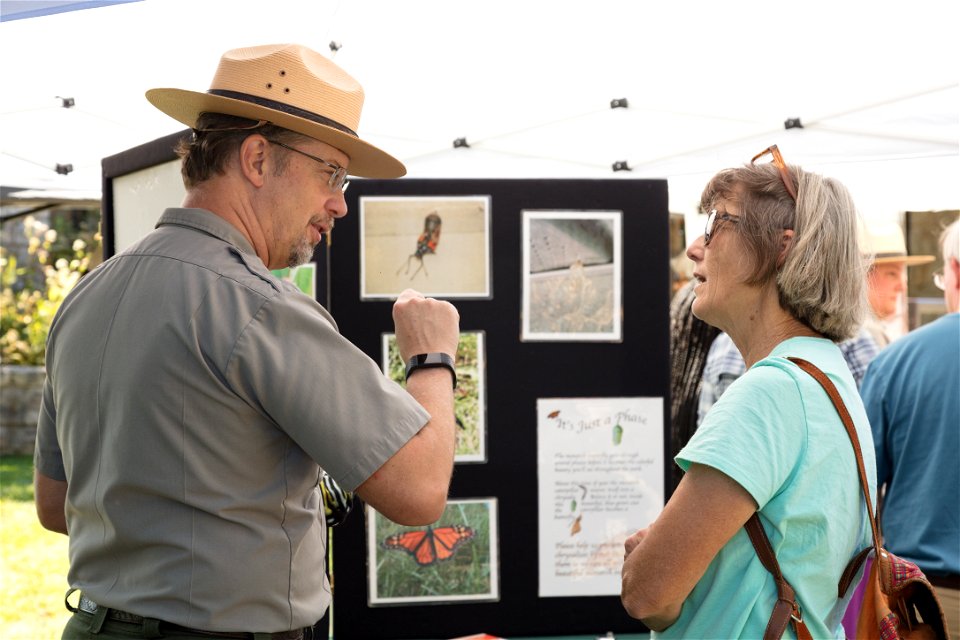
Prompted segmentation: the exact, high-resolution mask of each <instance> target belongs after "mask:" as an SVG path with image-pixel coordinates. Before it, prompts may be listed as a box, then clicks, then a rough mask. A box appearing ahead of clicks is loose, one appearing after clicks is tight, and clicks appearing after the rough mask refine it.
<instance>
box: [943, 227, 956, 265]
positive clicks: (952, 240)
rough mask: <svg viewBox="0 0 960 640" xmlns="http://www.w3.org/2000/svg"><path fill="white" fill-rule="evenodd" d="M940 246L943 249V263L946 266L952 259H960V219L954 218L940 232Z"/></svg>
mask: <svg viewBox="0 0 960 640" xmlns="http://www.w3.org/2000/svg"><path fill="white" fill-rule="evenodd" d="M940 248H941V249H942V250H943V264H944V266H946V264H947V263H948V262H950V259H951V258H953V259H955V260H960V220H954V222H953V224H951V225H950V226H948V227H947V228H946V229H944V230H943V233H941V234H940Z"/></svg>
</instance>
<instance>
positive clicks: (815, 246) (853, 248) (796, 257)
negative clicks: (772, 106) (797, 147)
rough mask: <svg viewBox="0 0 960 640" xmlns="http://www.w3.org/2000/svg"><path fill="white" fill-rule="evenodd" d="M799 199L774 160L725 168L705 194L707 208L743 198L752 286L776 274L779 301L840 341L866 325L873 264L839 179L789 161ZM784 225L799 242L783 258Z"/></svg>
mask: <svg viewBox="0 0 960 640" xmlns="http://www.w3.org/2000/svg"><path fill="white" fill-rule="evenodd" d="M787 169H788V172H789V174H790V176H791V177H792V178H793V180H794V182H795V184H797V185H798V189H797V192H798V198H797V202H796V203H794V201H793V198H792V197H791V196H790V194H789V193H787V190H786V188H785V187H784V185H783V181H782V179H781V177H780V173H779V171H778V170H777V168H776V167H775V166H773V165H772V164H758V165H745V166H743V167H738V168H734V169H726V170H724V171H721V172H720V173H718V174H717V175H716V176H714V177H713V179H712V180H711V181H710V183H709V184H708V185H707V187H706V188H705V189H704V191H703V195H702V196H701V200H700V202H701V207H702V208H703V209H704V210H709V209H713V208H715V205H716V203H717V202H718V201H719V200H721V199H722V200H727V201H731V202H736V203H737V204H738V205H739V208H740V219H739V224H737V225H734V226H733V227H732V228H734V229H736V230H737V232H738V233H739V234H740V235H741V237H742V239H743V241H744V244H745V246H746V247H747V251H748V253H749V254H750V255H749V259H751V260H752V261H753V263H754V267H755V268H754V276H753V277H752V278H750V280H749V281H748V284H763V283H765V282H768V281H769V280H771V279H775V280H776V285H777V292H778V295H779V300H780V306H781V307H783V308H784V309H785V310H786V311H788V312H789V313H790V314H791V315H793V316H794V317H795V318H797V319H798V320H799V321H801V322H803V323H804V324H806V325H807V326H809V327H810V328H811V329H813V330H814V331H816V332H818V333H820V334H822V335H824V336H825V337H827V338H829V339H831V340H834V341H836V342H840V341H842V340H846V339H847V338H850V337H853V336H854V335H856V334H857V331H859V329H860V325H861V324H862V323H863V319H864V317H865V315H866V311H867V308H868V302H867V292H866V286H865V282H864V281H865V277H866V273H867V269H868V268H869V266H870V263H869V261H868V260H865V259H864V257H863V256H862V255H861V253H860V248H859V244H858V236H857V227H858V222H859V221H858V214H857V209H856V206H855V205H854V203H853V198H851V196H850V193H849V192H848V191H847V189H846V187H844V186H843V185H842V184H841V183H840V182H838V181H837V180H834V179H832V178H825V177H823V176H821V175H818V174H815V173H810V172H808V171H804V170H802V169H800V168H799V167H797V166H792V165H791V166H788V167H787ZM784 229H793V232H794V236H793V243H792V245H791V247H790V249H789V251H788V252H787V254H786V257H785V259H784V260H783V261H782V262H781V261H780V260H779V256H780V251H781V237H782V232H783V230H784Z"/></svg>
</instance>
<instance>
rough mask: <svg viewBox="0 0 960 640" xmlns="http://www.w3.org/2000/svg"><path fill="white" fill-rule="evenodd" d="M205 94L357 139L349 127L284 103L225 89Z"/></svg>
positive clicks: (211, 90)
mask: <svg viewBox="0 0 960 640" xmlns="http://www.w3.org/2000/svg"><path fill="white" fill-rule="evenodd" d="M207 93H209V94H211V95H215V96H220V97H222V98H231V99H233V100H242V101H244V102H252V103H253V104H256V105H259V106H261V107H266V108H267V109H273V110H275V111H282V112H283V113H286V114H289V115H292V116H296V117H298V118H304V119H306V120H311V121H313V122H316V123H317V124H322V125H325V126H328V127H333V128H334V129H338V130H340V131H343V132H344V133H347V134H350V135H351V136H353V137H354V138H359V136H358V135H357V132H356V131H354V130H353V129H351V128H350V127H347V126H344V125H342V124H340V123H339V122H337V121H336V120H331V119H330V118H327V117H325V116H321V115H320V114H318V113H314V112H312V111H307V110H306V109H301V108H299V107H294V106H293V105H289V104H286V103H284V102H277V101H276V100H270V99H267V98H261V97H259V96H254V95H250V94H249V93H241V92H239V91H229V90H226V89H210V90H208V91H207Z"/></svg>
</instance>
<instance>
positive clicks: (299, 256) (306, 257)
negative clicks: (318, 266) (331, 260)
mask: <svg viewBox="0 0 960 640" xmlns="http://www.w3.org/2000/svg"><path fill="white" fill-rule="evenodd" d="M315 248H316V247H315V246H314V245H312V244H310V243H309V242H308V241H307V240H301V241H300V242H298V243H297V244H295V245H293V246H292V247H290V256H289V257H288V258H287V266H288V267H290V268H293V267H299V266H300V265H302V264H306V263H307V262H310V260H311V259H312V258H313V251H314V249H315Z"/></svg>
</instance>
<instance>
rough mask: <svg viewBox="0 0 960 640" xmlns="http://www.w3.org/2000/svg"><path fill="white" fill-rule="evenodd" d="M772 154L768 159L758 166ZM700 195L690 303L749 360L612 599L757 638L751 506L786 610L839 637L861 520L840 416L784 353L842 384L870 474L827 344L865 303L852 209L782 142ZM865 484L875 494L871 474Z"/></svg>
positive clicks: (661, 632) (663, 629)
mask: <svg viewBox="0 0 960 640" xmlns="http://www.w3.org/2000/svg"><path fill="white" fill-rule="evenodd" d="M767 154H770V155H772V156H773V162H772V163H755V161H756V160H757V159H758V158H761V157H763V156H765V155H767ZM701 205H702V207H703V210H704V211H709V212H710V213H709V216H708V218H707V224H706V229H705V231H704V234H703V236H701V237H700V238H698V239H697V240H695V241H694V242H693V244H691V245H690V247H689V248H688V249H687V255H688V256H689V257H690V258H691V259H692V260H693V261H694V263H695V265H696V266H695V269H694V273H693V275H694V278H695V279H696V280H697V283H698V284H697V285H696V288H695V295H696V300H695V301H694V303H693V313H694V314H695V315H696V316H697V317H699V318H700V319H702V320H704V321H705V322H707V323H709V324H711V325H713V326H716V327H718V328H720V329H722V330H723V331H724V332H726V333H727V334H728V335H730V337H731V338H732V339H733V341H734V343H735V344H736V345H737V348H738V349H739V350H740V353H741V354H742V355H743V358H744V361H745V362H746V365H747V368H748V370H747V372H746V373H745V374H744V375H743V376H741V377H740V378H739V379H738V380H737V381H736V382H734V383H733V384H732V385H731V386H730V387H729V389H727V391H726V392H725V393H724V395H723V396H722V397H721V398H720V400H719V401H718V402H717V403H716V404H715V405H714V406H713V408H712V409H711V411H710V412H709V413H708V414H707V416H706V418H705V420H704V422H703V424H702V425H701V426H700V428H699V429H698V431H697V432H696V433H695V434H694V436H693V437H692V438H691V440H690V442H689V443H688V444H687V446H685V447H684V448H683V449H682V450H681V451H680V453H679V454H678V456H677V458H676V461H677V463H678V464H679V465H680V466H681V467H682V468H683V469H684V471H685V475H684V477H683V479H682V480H681V482H680V485H679V486H678V488H677V491H676V492H675V493H674V495H673V497H672V498H671V499H670V501H669V502H668V503H667V505H666V507H665V508H664V510H663V512H662V513H661V514H660V516H659V517H658V518H657V520H656V521H655V522H654V523H653V524H652V525H651V526H650V527H648V528H646V529H642V530H640V531H637V532H636V533H635V534H634V535H632V536H630V537H629V538H628V539H627V541H626V543H625V550H626V554H625V559H624V566H623V574H622V577H623V586H622V589H623V590H622V594H621V599H622V601H623V605H624V607H625V608H626V610H627V612H628V613H629V614H630V615H631V616H633V617H635V618H639V619H640V620H642V621H643V622H644V624H646V625H647V626H648V627H650V628H651V629H652V630H654V631H655V633H654V637H663V638H668V637H670V638H672V637H676V638H706V637H711V638H737V637H749V638H760V637H763V636H764V633H765V630H766V629H767V625H768V622H769V621H770V618H771V613H772V612H773V610H774V606H775V605H776V604H777V602H778V588H777V584H776V581H775V579H774V577H773V575H772V574H771V573H770V572H769V571H768V570H767V569H766V568H765V567H764V564H763V563H762V562H761V560H760V558H759V557H758V555H757V552H756V551H755V549H754V546H753V544H752V543H751V540H750V536H748V534H747V532H746V531H745V529H744V525H745V524H746V523H747V521H748V520H750V519H751V517H752V516H753V514H754V513H758V514H759V518H760V523H761V524H762V528H763V530H764V533H765V534H766V537H767V538H768V539H769V541H770V543H771V545H772V547H773V551H774V553H775V555H776V559H777V560H778V561H779V566H780V569H781V570H782V573H783V577H784V578H785V579H786V581H787V582H788V583H789V585H790V586H791V587H792V588H793V591H794V592H795V596H796V597H795V602H796V604H797V605H798V607H797V609H799V610H797V609H794V610H793V614H794V617H795V618H797V619H801V620H802V621H803V625H805V628H806V630H808V631H809V634H812V636H813V637H815V638H827V637H830V638H833V637H840V638H842V637H843V629H842V627H841V619H842V617H843V614H844V611H845V609H846V606H847V602H848V601H849V598H850V595H851V593H850V592H852V590H850V592H848V593H846V594H844V596H843V597H840V598H838V597H837V584H838V582H839V581H840V578H841V574H842V573H843V571H844V569H845V568H846V566H847V564H848V562H849V561H850V560H851V559H852V558H853V557H854V556H855V555H856V554H857V552H859V551H860V550H861V549H863V548H864V547H866V546H867V545H868V544H870V543H871V536H870V527H869V522H868V520H867V517H866V515H867V514H866V510H865V506H864V504H863V497H862V496H863V494H862V491H861V489H860V484H859V481H858V474H857V465H856V461H855V457H854V453H853V448H852V447H851V446H850V440H849V438H848V436H847V433H846V431H845V430H844V427H843V423H842V422H841V420H840V417H839V415H838V413H837V411H836V409H835V408H834V406H833V404H832V403H831V401H830V399H829V398H828V396H827V394H826V393H824V391H823V388H822V387H821V386H820V385H819V384H818V383H817V381H816V380H815V379H814V378H813V377H811V376H810V375H808V374H807V373H805V372H804V371H802V370H801V369H800V368H799V367H798V366H797V365H795V364H794V363H793V362H791V361H790V360H788V358H789V357H797V358H802V359H804V360H807V361H808V362H811V363H813V364H814V365H816V366H817V367H819V368H820V369H821V370H822V371H824V372H825V373H826V374H827V376H828V377H829V378H830V380H831V381H832V382H833V383H834V384H835V385H836V387H837V388H838V389H839V392H840V395H841V397H842V398H843V400H844V402H845V403H846V406H847V409H848V410H849V412H850V414H851V416H852V418H853V421H854V423H855V426H856V430H857V434H858V435H859V438H860V442H861V445H862V448H863V457H864V463H865V466H866V472H867V476H868V477H869V478H875V476H876V467H875V462H874V454H873V446H872V444H873V441H872V438H871V435H870V426H869V424H868V422H867V418H866V415H865V413H864V409H863V404H862V402H861V401H860V397H859V394H858V392H857V386H856V383H855V382H854V380H853V377H852V376H851V374H850V371H849V369H848V367H847V365H846V363H845V361H844V359H843V356H842V354H841V352H840V350H839V348H838V347H837V345H836V344H835V343H836V342H838V341H840V340H843V339H845V338H848V337H850V336H852V335H854V334H855V333H856V332H857V330H858V328H859V325H860V323H861V321H862V319H863V316H864V313H865V311H866V308H867V302H866V294H865V291H864V274H865V272H866V268H867V263H866V262H865V261H864V260H863V258H862V256H861V255H860V251H859V247H858V245H857V213H856V208H855V207H854V204H853V201H852V199H851V198H850V195H849V193H848V192H847V190H846V189H845V188H844V187H843V185H841V184H840V183H838V182H837V181H835V180H832V179H829V178H824V177H822V176H819V175H816V174H813V173H810V172H806V171H803V170H802V169H800V168H799V167H795V166H787V165H786V164H784V163H783V160H782V157H781V156H780V152H779V151H778V150H777V148H776V146H773V147H770V148H769V149H767V150H766V151H764V152H763V153H761V154H758V155H757V156H756V157H755V158H754V162H751V163H750V164H749V165H746V166H743V167H738V168H733V169H727V170H724V171H721V172H720V173H718V174H717V175H716V176H714V177H713V179H711V181H710V183H709V184H708V185H707V187H706V189H705V190H704V192H703V195H702V198H701ZM870 491H871V496H872V501H873V502H875V496H876V488H875V486H873V482H872V481H871V486H870ZM870 508H871V509H872V508H873V505H870ZM781 631H782V630H781ZM795 631H797V632H798V633H799V630H798V629H797V628H796V627H795Z"/></svg>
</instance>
